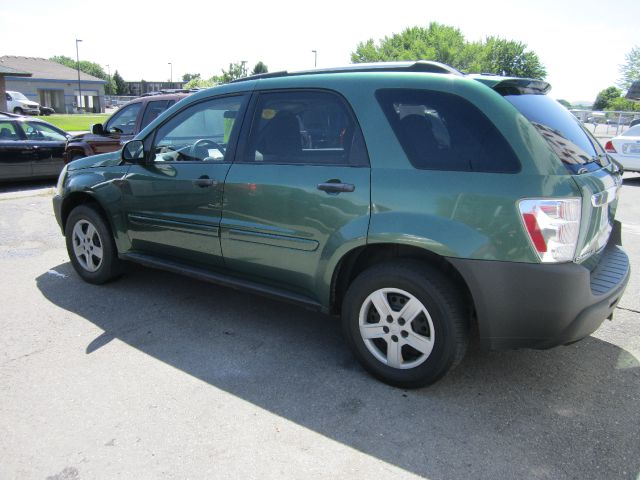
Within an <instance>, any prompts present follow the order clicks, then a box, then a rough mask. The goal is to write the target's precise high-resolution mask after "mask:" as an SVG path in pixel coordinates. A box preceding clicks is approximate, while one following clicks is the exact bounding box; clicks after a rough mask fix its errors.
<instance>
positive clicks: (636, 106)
mask: <svg viewBox="0 0 640 480" xmlns="http://www.w3.org/2000/svg"><path fill="white" fill-rule="evenodd" d="M605 110H612V111H616V112H640V103H638V102H634V101H633V100H629V99H626V98H624V97H617V98H613V99H611V100H610V101H609V104H608V105H607V107H606V108H605Z"/></svg>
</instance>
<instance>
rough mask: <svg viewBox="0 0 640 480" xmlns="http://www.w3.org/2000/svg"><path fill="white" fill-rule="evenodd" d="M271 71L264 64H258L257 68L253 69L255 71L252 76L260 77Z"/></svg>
mask: <svg viewBox="0 0 640 480" xmlns="http://www.w3.org/2000/svg"><path fill="white" fill-rule="evenodd" d="M268 72H269V69H268V68H267V66H266V65H265V64H264V63H263V62H258V63H256V66H255V67H253V71H252V72H251V75H259V74H261V73H268Z"/></svg>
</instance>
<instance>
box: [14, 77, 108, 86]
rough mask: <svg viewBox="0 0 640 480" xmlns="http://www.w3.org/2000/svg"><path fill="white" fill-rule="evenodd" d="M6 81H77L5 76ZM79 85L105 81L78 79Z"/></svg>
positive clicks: (72, 81)
mask: <svg viewBox="0 0 640 480" xmlns="http://www.w3.org/2000/svg"><path fill="white" fill-rule="evenodd" d="M4 78H5V79H6V80H18V81H25V80H37V81H41V82H53V83H75V84H77V83H78V79H77V78H74V79H72V80H61V79H59V78H42V77H16V76H12V75H7V76H5V77H4ZM80 83H103V84H106V83H107V81H106V80H83V79H82V78H81V79H80Z"/></svg>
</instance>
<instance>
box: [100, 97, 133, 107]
mask: <svg viewBox="0 0 640 480" xmlns="http://www.w3.org/2000/svg"><path fill="white" fill-rule="evenodd" d="M134 98H138V97H134V96H126V95H105V96H104V105H105V107H107V108H109V107H120V106H122V105H124V104H125V103H127V102H129V101H131V100H133V99H134Z"/></svg>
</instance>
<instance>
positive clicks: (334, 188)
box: [318, 182, 356, 193]
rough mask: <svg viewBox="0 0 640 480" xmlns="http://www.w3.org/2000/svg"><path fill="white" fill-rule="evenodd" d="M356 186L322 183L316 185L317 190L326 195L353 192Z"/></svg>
mask: <svg viewBox="0 0 640 480" xmlns="http://www.w3.org/2000/svg"><path fill="white" fill-rule="evenodd" d="M355 189H356V186H355V185H354V184H353V183H342V182H324V183H319V184H318V190H322V191H323V192H327V193H340V192H353V191H354V190H355Z"/></svg>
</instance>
